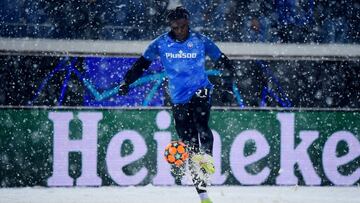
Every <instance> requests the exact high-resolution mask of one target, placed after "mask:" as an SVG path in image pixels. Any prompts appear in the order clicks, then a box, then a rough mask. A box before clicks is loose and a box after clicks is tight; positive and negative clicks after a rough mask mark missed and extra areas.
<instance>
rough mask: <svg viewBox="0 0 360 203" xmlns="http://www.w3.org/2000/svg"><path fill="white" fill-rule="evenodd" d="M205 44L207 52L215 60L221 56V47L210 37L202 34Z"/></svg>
mask: <svg viewBox="0 0 360 203" xmlns="http://www.w3.org/2000/svg"><path fill="white" fill-rule="evenodd" d="M202 40H203V41H204V45H205V54H206V55H208V56H209V57H210V58H211V59H212V60H213V61H217V60H218V59H219V58H220V56H221V51H220V49H219V47H218V46H217V45H216V44H215V43H214V42H213V41H212V40H210V39H209V38H207V37H205V36H202Z"/></svg>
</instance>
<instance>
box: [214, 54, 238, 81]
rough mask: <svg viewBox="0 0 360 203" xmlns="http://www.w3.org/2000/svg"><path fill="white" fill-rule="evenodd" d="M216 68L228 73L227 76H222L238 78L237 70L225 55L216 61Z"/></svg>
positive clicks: (221, 55)
mask: <svg viewBox="0 0 360 203" xmlns="http://www.w3.org/2000/svg"><path fill="white" fill-rule="evenodd" d="M215 68H217V69H221V70H226V71H227V72H228V73H227V74H222V75H226V76H231V77H235V76H236V68H235V66H234V64H233V63H232V61H231V60H230V59H229V58H228V57H227V56H226V55H225V54H224V53H221V54H220V57H219V58H218V60H216V62H215Z"/></svg>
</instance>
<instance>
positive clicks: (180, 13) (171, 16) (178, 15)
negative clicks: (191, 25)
mask: <svg viewBox="0 0 360 203" xmlns="http://www.w3.org/2000/svg"><path fill="white" fill-rule="evenodd" d="M189 16H190V13H189V11H188V10H186V9H185V8H184V7H182V6H178V7H176V8H174V9H171V10H169V12H168V14H167V16H166V21H167V22H168V23H170V22H171V21H174V20H179V19H189Z"/></svg>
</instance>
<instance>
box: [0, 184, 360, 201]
mask: <svg viewBox="0 0 360 203" xmlns="http://www.w3.org/2000/svg"><path fill="white" fill-rule="evenodd" d="M208 191H209V196H210V197H211V199H212V200H213V202H214V203H225V202H226V203H227V202H229V203H360V198H359V194H360V188H359V187H308V186H307V187H300V186H211V187H209V189H208ZM162 202H164V203H180V202H183V203H199V202H200V200H199V198H198V196H197V194H196V192H195V189H194V188H193V187H191V186H171V187H166V186H164V187H159V186H152V185H148V186H138V187H134V186H131V187H116V186H111V187H58V188H56V187H55V188H54V187H53V188H45V187H26V188H1V189H0V203H162Z"/></svg>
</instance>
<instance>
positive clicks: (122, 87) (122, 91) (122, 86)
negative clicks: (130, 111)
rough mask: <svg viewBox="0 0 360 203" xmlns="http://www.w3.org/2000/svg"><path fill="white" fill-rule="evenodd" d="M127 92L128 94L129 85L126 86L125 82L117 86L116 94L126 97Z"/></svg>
mask: <svg viewBox="0 0 360 203" xmlns="http://www.w3.org/2000/svg"><path fill="white" fill-rule="evenodd" d="M128 92H129V85H128V84H126V83H125V82H123V83H121V84H120V85H119V91H118V94H119V95H122V96H123V95H126V94H127V93H128Z"/></svg>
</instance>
